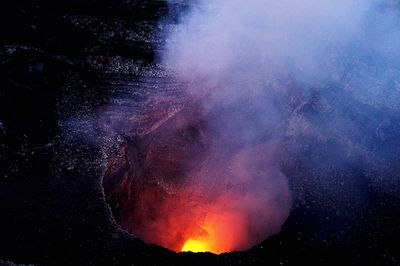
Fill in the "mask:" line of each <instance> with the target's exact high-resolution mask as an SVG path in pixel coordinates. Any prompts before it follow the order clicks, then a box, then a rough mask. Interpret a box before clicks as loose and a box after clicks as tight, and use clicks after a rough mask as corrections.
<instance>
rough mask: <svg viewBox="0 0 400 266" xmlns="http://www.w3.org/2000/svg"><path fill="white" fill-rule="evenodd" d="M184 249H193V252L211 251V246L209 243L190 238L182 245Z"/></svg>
mask: <svg viewBox="0 0 400 266" xmlns="http://www.w3.org/2000/svg"><path fill="white" fill-rule="evenodd" d="M182 251H191V252H207V251H210V247H209V245H208V243H206V242H204V241H201V240H197V239H193V238H189V239H188V240H187V241H186V242H185V244H184V245H183V247H182Z"/></svg>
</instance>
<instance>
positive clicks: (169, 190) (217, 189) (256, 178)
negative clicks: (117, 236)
mask: <svg viewBox="0 0 400 266" xmlns="http://www.w3.org/2000/svg"><path fill="white" fill-rule="evenodd" d="M225 109H228V110H229V108H226V107H225V108H222V107H221V108H220V107H219V108H215V107H214V108H212V109H209V110H207V111H206V110H205V108H204V107H202V104H199V103H197V102H195V101H192V102H190V103H188V104H186V106H185V107H184V108H183V109H181V110H180V111H179V112H177V113H175V114H174V115H172V116H170V117H169V118H166V119H163V120H161V122H160V121H157V122H156V123H154V124H155V125H156V126H153V127H151V129H150V130H147V131H146V132H144V133H140V134H137V135H135V136H132V137H129V139H127V140H126V142H125V144H124V145H123V147H122V148H121V150H120V153H119V155H118V156H115V157H114V158H113V159H112V160H111V162H110V164H109V167H108V170H107V171H106V173H105V175H104V178H103V186H104V191H105V194H106V197H107V200H108V202H109V203H110V205H111V208H112V211H113V213H114V217H115V219H116V221H117V222H118V223H119V224H120V225H121V227H122V228H124V229H125V230H127V231H128V232H129V233H132V234H133V235H136V236H138V237H140V238H141V239H142V240H144V241H146V242H149V243H153V244H157V245H160V246H163V247H166V248H168V249H171V250H173V251H176V252H180V251H192V252H212V253H216V254H220V253H223V252H230V251H239V250H246V249H249V248H251V247H252V246H254V245H256V244H258V243H260V242H261V241H262V240H264V239H266V238H267V237H268V236H270V235H271V234H274V233H277V232H278V231H279V230H280V227H281V225H282V224H283V222H284V221H285V219H286V218H287V216H288V212H289V208H290V195H289V190H288V185H287V182H286V179H285V177H284V176H283V175H282V173H281V172H280V171H279V170H278V168H277V167H276V165H277V162H276V161H277V160H278V158H279V153H278V152H277V150H278V149H277V147H278V143H277V141H273V140H272V141H271V140H269V141H265V140H264V141H262V140H259V141H257V142H252V143H245V142H244V141H243V140H242V139H235V138H234V136H233V135H232V136H230V135H229V134H230V133H231V132H232V129H228V128H227V129H226V130H225V131H223V130H220V129H221V128H225V126H223V125H224V123H226V121H225V118H226V115H222V114H223V113H224V112H226V110H225ZM150 117H151V115H150ZM154 119H156V118H154ZM231 119H234V118H231ZM238 119H239V118H238ZM232 121H234V120H231V121H230V122H232ZM249 123H250V122H249ZM221 125H222V127H221ZM241 125H243V123H241ZM248 126H249V128H250V130H251V126H250V125H248ZM240 135H243V134H240Z"/></svg>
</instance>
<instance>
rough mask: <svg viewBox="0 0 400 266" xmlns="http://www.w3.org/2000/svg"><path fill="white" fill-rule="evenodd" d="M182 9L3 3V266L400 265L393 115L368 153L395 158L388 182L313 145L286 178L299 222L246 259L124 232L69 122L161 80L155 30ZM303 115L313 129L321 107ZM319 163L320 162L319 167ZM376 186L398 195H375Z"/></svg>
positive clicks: (357, 109) (95, 2) (90, 0)
mask: <svg viewBox="0 0 400 266" xmlns="http://www.w3.org/2000/svg"><path fill="white" fill-rule="evenodd" d="M185 8H186V5H185V3H177V4H176V5H171V6H169V7H168V5H167V4H166V3H165V2H164V1H134V0H125V1H122V0H109V1H107V0H79V1H78V0H70V1H66V0H60V1H38V0H34V1H21V0H17V1H12V0H5V1H2V3H1V8H0V14H1V15H0V20H1V21H0V36H1V38H0V39H1V40H0V260H3V261H2V262H1V261H0V264H2V263H3V264H6V265H7V264H8V262H7V261H12V262H14V263H18V264H35V265H147V264H151V265H158V264H161V265H175V264H176V265H190V264H194V265H204V264H210V265H213V264H221V265H225V264H227V265H232V264H233V265H238V264H241V265H253V264H262V265H289V264H293V265H298V264H300V263H307V264H316V265H327V264H336V265H337V264H338V263H344V264H360V265H399V264H400V248H399V244H398V243H397V240H398V239H399V237H400V212H399V211H400V199H399V198H398V196H397V195H398V194H397V193H396V192H397V188H396V187H398V186H397V185H398V181H397V179H398V177H399V176H398V171H397V170H400V169H399V165H400V160H399V154H400V153H399V149H397V148H395V147H398V146H399V144H400V142H399V137H398V136H397V135H398V134H397V132H399V131H398V129H399V126H398V125H399V124H398V121H399V116H398V114H396V113H393V114H391V115H392V117H391V118H390V119H391V121H394V122H392V124H391V126H386V129H385V130H386V131H384V134H385V136H386V137H385V138H384V140H382V141H381V142H380V143H379V145H378V144H377V145H375V146H374V147H371V149H372V150H373V151H374V152H375V153H376V154H377V155H379V154H380V152H382V153H384V152H385V149H386V150H387V149H394V151H393V152H391V153H390V154H391V156H390V157H384V158H383V159H384V160H385V164H387V165H388V167H387V168H385V170H384V171H383V170H382V171H380V172H378V171H376V172H370V171H365V170H364V166H363V164H362V163H359V162H354V161H352V164H350V165H346V164H343V163H340V162H334V161H333V162H332V161H331V162H329V163H328V161H329V159H326V160H325V159H324V158H329V156H327V155H328V154H329V152H330V150H331V149H330V147H333V146H335V147H337V143H319V142H315V141H314V140H309V141H308V144H307V145H308V146H307V147H306V148H304V147H303V148H299V151H298V153H297V154H296V155H293V156H294V158H293V160H292V163H290V164H289V165H287V166H285V167H286V168H285V171H286V173H287V174H288V176H290V180H289V181H290V184H291V188H292V190H293V191H294V194H295V197H294V205H293V208H292V212H291V214H290V216H289V218H288V220H287V221H286V223H285V225H284V227H283V230H282V232H281V233H280V234H278V235H276V236H273V237H271V238H269V239H267V240H266V241H264V242H263V243H261V244H260V245H258V246H256V247H254V248H253V249H252V250H250V251H247V252H238V253H231V254H223V255H221V256H214V255H211V254H175V253H173V252H170V251H167V250H165V249H162V248H159V247H155V246H151V245H147V244H145V243H143V242H142V241H140V240H138V239H136V238H134V237H133V236H130V235H128V234H127V233H125V232H124V231H122V230H120V229H119V227H118V225H116V224H115V222H114V220H113V218H112V215H111V211H110V209H109V207H108V205H107V204H106V203H105V200H104V196H103V192H102V188H101V183H100V179H101V175H102V173H103V170H104V168H102V167H100V165H101V163H102V162H101V159H99V158H100V157H101V156H99V154H100V153H101V152H102V150H101V148H99V147H98V146H97V145H91V144H90V143H87V142H84V141H79V140H77V139H76V138H67V137H65V135H66V133H65V129H64V125H65V123H64V122H65V121H66V120H68V118H69V117H71V116H76V117H79V116H85V115H87V114H90V113H92V112H95V111H96V110H97V108H99V107H101V106H103V105H104V104H107V103H109V102H110V99H111V98H112V97H113V95H115V94H116V93H117V92H118V90H119V88H122V87H126V86H129V84H130V83H129V82H131V81H135V80H137V79H138V78H139V77H141V76H142V75H143V73H144V71H145V69H148V68H152V67H154V64H155V61H154V60H155V56H154V51H157V49H160V47H162V40H159V39H157V35H155V34H154V33H156V32H158V30H159V28H158V24H157V22H158V21H159V19H160V18H163V17H165V16H167V15H168V14H170V15H171V13H172V14H177V13H178V12H179V11H180V10H184V9H185ZM169 18H170V19H171V16H169ZM173 21H174V19H173V16H172V19H171V21H170V23H173ZM160 78H161V77H160ZM321 97H327V98H332V97H333V98H334V97H339V100H340V101H342V102H343V101H344V102H346V101H348V106H351V108H354V110H353V115H354V117H355V119H359V121H360V123H364V122H363V121H364V120H363V119H364V118H365V117H377V120H379V119H380V116H382V114H381V112H380V111H379V110H375V109H373V110H370V109H368V108H366V107H365V106H364V105H361V104H359V105H358V104H357V103H353V102H351V99H347V98H345V97H344V96H342V93H341V91H340V89H339V88H337V89H336V90H331V91H330V94H329V95H325V96H321ZM138 101H140V99H139V100H138ZM302 112H303V114H304V115H305V116H307V117H309V118H310V119H315V116H316V113H318V109H317V104H315V99H314V98H310V100H309V104H307V105H305V106H304V108H303V109H302ZM385 116H387V112H385ZM382 119H383V118H382ZM377 123H378V122H377ZM366 126H369V125H366ZM370 126H371V127H374V126H376V124H372V125H370ZM94 130H96V129H95V128H94ZM366 132H371V130H369V129H368V130H367V129H366ZM67 135H68V134H67ZM302 143H303V144H304V143H307V142H304V140H303V141H302ZM316 147H317V148H316ZM385 154H386V153H385ZM299 155H301V156H299ZM297 158H300V159H297ZM302 158H303V159H302ZM321 158H322V159H321ZM313 160H315V161H317V163H318V162H321V161H322V163H318V167H315V165H314V166H310V165H311V163H310V161H311V162H312V161H313ZM305 162H309V163H305ZM332 165H333V166H332ZM332 167H333V168H332ZM318 175H326V176H330V177H331V178H332V181H331V185H332V186H333V187H335V189H336V190H335V191H336V192H335V194H334V195H333V196H330V195H329V191H330V190H329V188H328V189H326V190H323V189H322V188H321V186H322V185H321V184H318V183H316V181H312V180H317V179H313V177H315V176H318ZM371 176H373V177H371ZM378 177H380V178H382V179H390V180H392V181H391V182H392V184H391V183H390V182H389V185H387V186H386V187H385V188H382V187H380V186H376V185H375V184H372V183H373V182H372V181H371V180H377V178H378ZM296 180H297V181H296ZM299 180H301V181H299ZM341 189H343V190H342V191H341ZM342 192H343V193H342ZM232 233H234V232H232ZM10 264H11V263H10ZM307 264H306V265H307Z"/></svg>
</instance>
